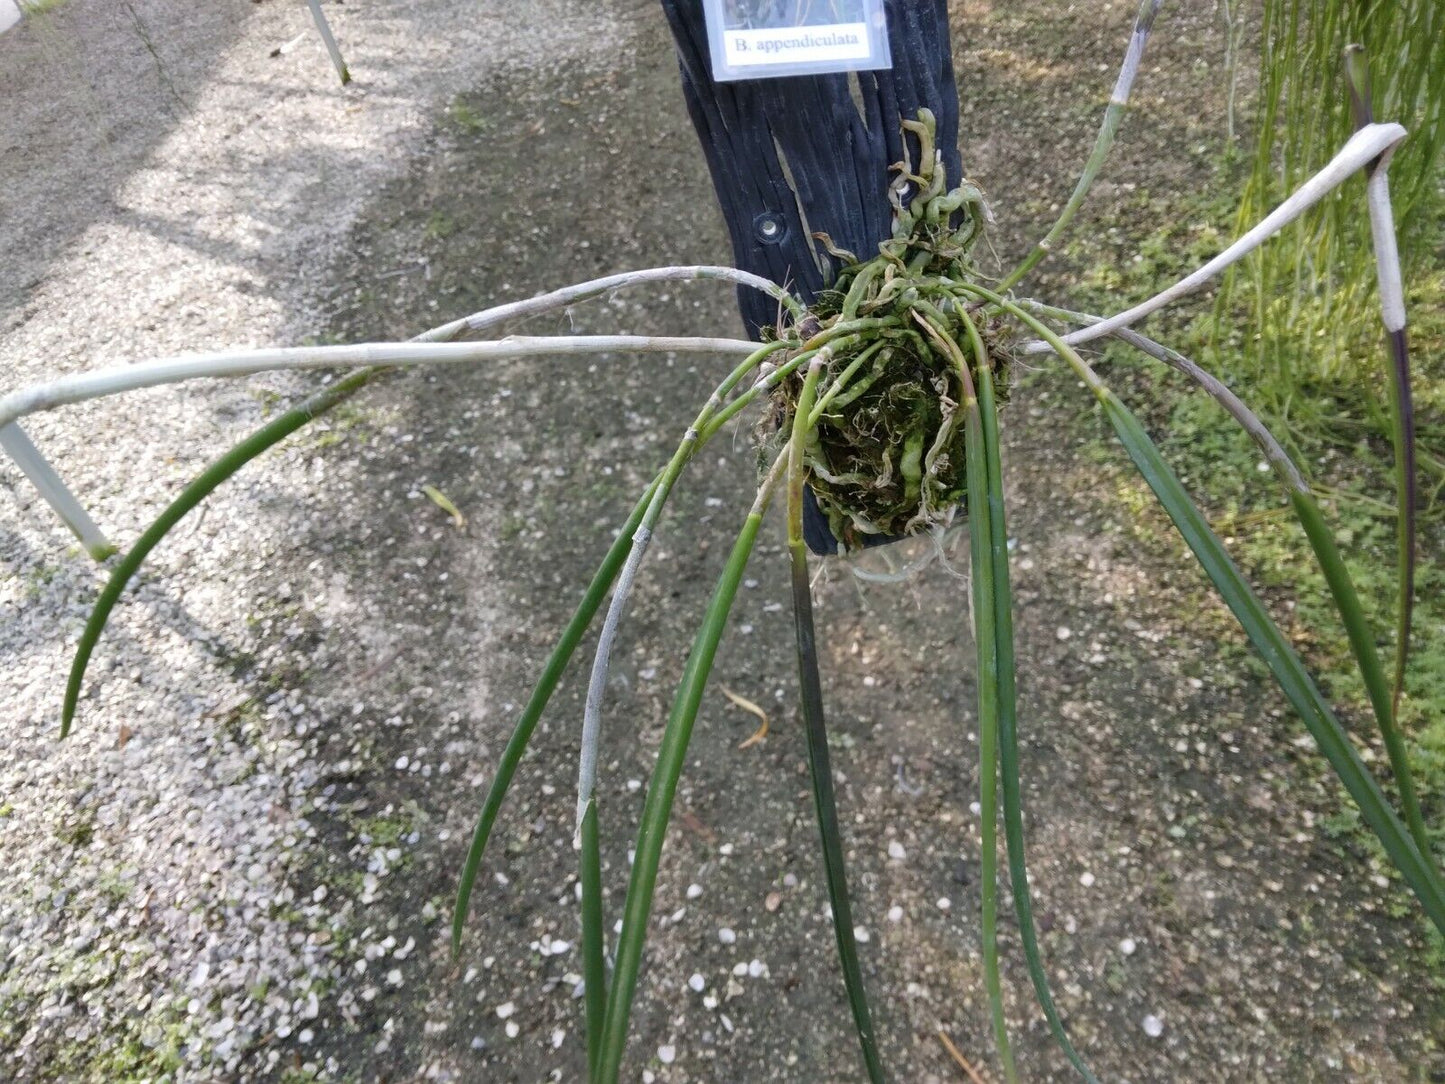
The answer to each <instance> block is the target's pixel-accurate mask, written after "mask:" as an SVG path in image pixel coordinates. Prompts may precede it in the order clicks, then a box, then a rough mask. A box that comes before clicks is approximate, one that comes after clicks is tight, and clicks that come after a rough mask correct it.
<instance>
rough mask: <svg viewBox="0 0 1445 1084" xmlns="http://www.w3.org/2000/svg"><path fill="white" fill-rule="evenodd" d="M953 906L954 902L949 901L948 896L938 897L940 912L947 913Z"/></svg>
mask: <svg viewBox="0 0 1445 1084" xmlns="http://www.w3.org/2000/svg"><path fill="white" fill-rule="evenodd" d="M952 906H953V901H952V900H951V899H949V898H948V897H947V896H939V897H938V909H939V910H940V911H947V910H948V909H949V908H950V907H952Z"/></svg>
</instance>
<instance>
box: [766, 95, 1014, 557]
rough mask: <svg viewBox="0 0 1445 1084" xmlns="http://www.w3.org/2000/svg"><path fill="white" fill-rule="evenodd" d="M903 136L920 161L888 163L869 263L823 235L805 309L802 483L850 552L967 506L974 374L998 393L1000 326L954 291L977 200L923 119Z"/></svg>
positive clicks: (797, 381) (781, 423)
mask: <svg viewBox="0 0 1445 1084" xmlns="http://www.w3.org/2000/svg"><path fill="white" fill-rule="evenodd" d="M904 127H905V128H908V129H909V130H911V131H913V132H914V133H915V134H916V135H917V136H918V138H919V143H920V146H921V150H922V155H921V161H922V163H923V165H921V166H920V169H919V172H918V173H914V172H913V171H912V169H911V167H909V165H908V164H907V163H900V164H899V166H897V167H895V168H896V169H897V171H898V176H897V178H896V179H895V180H894V183H893V185H892V186H891V188H890V193H891V196H892V199H893V204H894V209H895V221H896V226H895V230H894V234H893V236H892V237H891V238H890V239H889V240H887V241H885V242H883V243H882V244H881V245H880V246H879V249H878V254H877V255H876V256H874V257H872V258H871V259H868V260H859V259H857V258H856V257H855V256H854V255H853V254H852V253H848V252H844V251H841V250H838V249H836V248H834V247H833V246H832V242H831V241H830V240H829V239H828V238H827V237H825V236H822V235H819V236H820V240H822V241H823V243H824V244H825V245H827V246H828V248H829V250H830V251H831V252H832V253H833V254H834V255H835V256H837V257H839V258H840V259H842V260H843V261H844V265H843V269H842V270H841V271H840V272H839V275H838V279H837V281H836V282H835V283H834V284H833V288H832V289H830V290H828V291H825V292H824V293H823V295H822V296H820V297H819V298H818V301H817V303H816V304H815V305H814V306H813V308H812V310H811V311H810V316H811V319H810V321H809V322H808V326H807V331H808V332H810V333H811V337H810V338H809V341H808V342H807V343H806V344H805V345H804V348H803V349H804V351H808V350H816V349H819V348H821V349H822V351H823V353H822V356H823V357H824V358H825V367H824V370H823V374H822V377H821V381H820V384H819V388H820V393H819V395H820V398H819V402H820V404H821V405H822V412H821V414H820V416H819V417H818V420H817V424H816V425H815V426H814V428H813V430H812V432H811V433H810V434H809V439H808V445H807V451H806V457H805V466H806V472H807V481H808V485H809V488H811V489H812V491H813V494H814V496H815V497H816V498H817V500H818V505H819V507H820V508H821V509H822V511H823V513H824V515H826V517H827V519H828V525H829V527H830V528H831V529H832V532H833V535H834V536H835V537H836V538H837V539H838V540H839V542H841V543H842V544H843V546H844V547H845V548H846V549H855V548H858V547H859V546H860V545H862V544H863V542H864V539H865V537H866V536H882V537H896V536H901V535H908V534H913V533H916V532H918V531H922V530H926V529H928V528H931V527H934V526H937V525H940V524H945V523H947V522H949V521H950V520H951V519H952V518H953V517H954V516H955V515H956V514H957V513H958V511H959V510H960V509H962V508H963V507H965V505H966V502H967V496H968V491H967V486H966V484H965V454H964V416H965V413H966V404H967V402H968V399H969V398H970V395H971V392H970V389H971V388H972V387H973V384H974V380H975V379H976V376H977V374H978V372H979V369H980V367H981V366H983V365H987V366H988V367H989V370H990V372H992V373H993V374H995V381H996V384H997V386H998V388H997V394H998V396H999V398H1000V399H1002V398H1003V397H1004V395H1005V394H1006V387H1005V385H1006V376H1007V371H1008V362H1009V351H1008V342H1007V340H1006V338H1005V332H1004V330H1003V324H1002V322H1001V321H999V320H998V319H997V318H995V317H992V316H991V315H990V314H989V313H988V312H987V311H986V310H985V309H984V308H983V307H982V306H979V305H978V304H977V303H976V302H975V301H974V300H973V299H972V298H971V297H969V296H968V295H967V294H966V292H965V291H964V290H963V288H962V287H963V284H965V283H967V282H969V281H971V280H972V279H973V278H974V269H973V261H972V259H971V257H970V251H971V249H972V247H973V244H974V242H975V241H976V240H977V239H978V236H979V234H980V232H981V231H982V229H983V226H984V223H985V222H986V221H987V219H988V210H987V208H986V206H985V205H984V202H983V198H982V194H981V193H980V192H979V191H978V190H977V189H976V188H974V187H973V186H972V185H969V184H968V183H966V182H965V183H964V184H962V185H960V186H959V187H957V188H955V189H953V190H951V191H944V188H943V185H944V176H943V169H942V165H941V162H940V161H939V159H938V156H937V155H936V154H935V152H934V148H933V125H932V117H931V116H928V115H927V114H926V112H925V113H921V114H920V119H919V121H917V122H912V121H910V122H907V123H906V124H905V125H904ZM970 324H972V326H973V330H976V331H977V335H976V336H975V335H974V333H973V330H970V326H969V325H970ZM801 388H802V369H798V370H796V371H795V373H794V374H793V376H792V377H791V378H789V379H787V380H785V381H783V382H782V383H781V384H779V385H778V389H777V391H776V392H775V393H774V397H773V401H774V407H773V410H772V411H770V412H769V415H768V417H767V418H766V419H765V420H764V423H763V436H764V438H765V440H764V443H765V452H766V451H770V450H774V449H775V447H776V444H777V443H778V441H779V440H780V439H781V435H782V434H785V433H787V432H789V431H790V429H791V426H792V417H793V409H794V404H795V402H796V399H797V396H798V393H799V392H800V390H801ZM767 446H771V447H767ZM766 458H767V460H768V461H769V462H771V459H772V456H771V455H767V456H766Z"/></svg>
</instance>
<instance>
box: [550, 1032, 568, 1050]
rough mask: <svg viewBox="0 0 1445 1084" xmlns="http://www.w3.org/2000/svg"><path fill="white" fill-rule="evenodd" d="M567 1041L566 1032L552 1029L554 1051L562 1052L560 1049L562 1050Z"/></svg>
mask: <svg viewBox="0 0 1445 1084" xmlns="http://www.w3.org/2000/svg"><path fill="white" fill-rule="evenodd" d="M566 1041H567V1033H566V1032H565V1031H563V1030H562V1029H561V1028H553V1029H552V1049H553V1050H560V1049H561V1048H562V1044H563V1043H565V1042H566Z"/></svg>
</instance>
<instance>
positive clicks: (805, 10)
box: [705, 0, 893, 82]
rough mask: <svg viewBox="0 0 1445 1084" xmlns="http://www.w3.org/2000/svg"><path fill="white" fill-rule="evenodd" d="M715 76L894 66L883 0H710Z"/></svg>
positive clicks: (765, 76) (756, 76) (763, 75)
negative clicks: (890, 52)
mask: <svg viewBox="0 0 1445 1084" xmlns="http://www.w3.org/2000/svg"><path fill="white" fill-rule="evenodd" d="M705 4H706V9H705V10H706V14H707V35H708V42H709V44H710V46H711V48H712V68H713V78H714V79H716V80H718V81H719V82H727V81H731V80H738V79H775V78H777V77H779V76H784V75H821V74H824V73H827V72H848V71H865V70H870V69H876V68H889V67H892V66H893V61H892V59H891V58H890V56H889V52H888V25H887V23H886V21H885V19H884V16H883V0H705Z"/></svg>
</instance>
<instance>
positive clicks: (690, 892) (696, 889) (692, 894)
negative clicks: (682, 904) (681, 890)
mask: <svg viewBox="0 0 1445 1084" xmlns="http://www.w3.org/2000/svg"><path fill="white" fill-rule="evenodd" d="M701 895H702V885H700V884H690V885H688V886H687V898H688V899H690V900H695V899H697V898H698V897H699V896H701Z"/></svg>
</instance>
